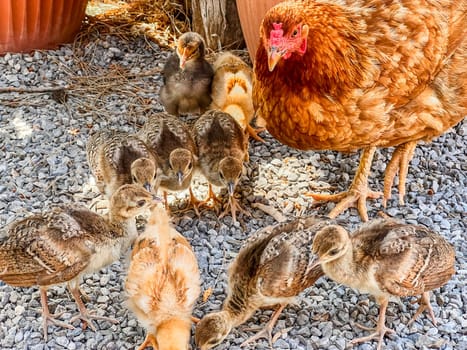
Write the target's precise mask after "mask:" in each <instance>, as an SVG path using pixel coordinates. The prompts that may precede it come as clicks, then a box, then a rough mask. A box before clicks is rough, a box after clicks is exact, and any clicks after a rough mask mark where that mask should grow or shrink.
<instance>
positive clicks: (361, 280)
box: [313, 219, 455, 349]
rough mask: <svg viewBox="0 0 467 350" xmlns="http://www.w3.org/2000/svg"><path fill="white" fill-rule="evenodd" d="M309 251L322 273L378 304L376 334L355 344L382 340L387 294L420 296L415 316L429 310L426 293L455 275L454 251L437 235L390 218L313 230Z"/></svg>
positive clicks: (388, 295) (423, 228)
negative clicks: (352, 228)
mask: <svg viewBox="0 0 467 350" xmlns="http://www.w3.org/2000/svg"><path fill="white" fill-rule="evenodd" d="M313 252H314V253H316V254H318V256H319V261H320V263H321V266H322V268H323V271H324V272H325V273H326V275H327V276H329V277H330V278H332V279H333V280H335V281H336V282H338V283H342V284H344V285H347V286H350V287H352V288H355V289H357V290H360V291H361V292H364V293H370V294H372V295H373V296H375V298H376V300H377V301H378V302H379V303H380V304H381V309H380V319H379V321H378V328H377V332H376V333H374V334H373V335H371V336H369V337H365V338H361V339H356V340H355V341H354V342H360V341H364V340H369V339H373V338H379V344H378V349H379V348H381V343H382V338H383V336H384V334H385V333H387V332H388V331H391V330H389V329H387V328H386V327H385V324H384V323H385V322H384V321H385V311H386V307H387V303H388V300H389V298H390V297H391V296H396V297H406V296H418V295H422V298H421V299H420V300H421V302H422V303H421V306H420V309H419V311H417V313H416V314H415V316H414V318H413V319H412V320H414V319H415V317H416V316H418V314H419V313H420V312H421V311H423V310H424V309H429V311H430V315H431V317H432V319H433V322H434V323H435V324H436V321H435V319H434V314H433V311H432V309H431V306H430V302H429V291H431V290H433V289H436V288H439V287H441V286H442V285H444V284H446V283H447V282H448V281H449V279H450V278H451V276H452V275H453V274H454V271H455V270H454V263H455V251H454V248H453V246H452V245H451V244H450V243H449V242H447V241H446V240H445V239H444V238H443V237H442V236H441V235H440V234H438V233H436V232H434V231H432V230H430V229H428V228H427V227H425V226H422V225H409V224H404V223H402V222H399V221H396V220H392V219H381V220H375V221H373V222H370V223H368V224H365V225H363V226H362V227H361V228H360V229H358V230H357V231H355V232H354V233H352V234H351V235H350V234H349V233H348V232H347V231H346V230H345V229H344V228H343V227H341V226H336V225H331V226H328V227H325V228H323V229H322V230H321V231H319V232H318V233H317V234H316V238H315V240H314V242H313Z"/></svg>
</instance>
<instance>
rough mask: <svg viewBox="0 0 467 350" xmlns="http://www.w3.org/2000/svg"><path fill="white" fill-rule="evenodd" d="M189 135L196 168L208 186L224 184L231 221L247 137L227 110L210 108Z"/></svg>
mask: <svg viewBox="0 0 467 350" xmlns="http://www.w3.org/2000/svg"><path fill="white" fill-rule="evenodd" d="M193 138H194V140H195V143H196V146H197V148H198V168H199V170H200V171H201V173H202V174H203V175H204V176H205V177H206V179H207V180H208V182H209V184H210V185H214V186H218V187H226V188H227V189H228V192H229V205H230V206H231V209H232V216H233V218H234V220H235V208H236V207H238V204H237V203H236V202H235V198H234V191H235V187H236V186H237V183H238V181H239V179H240V177H241V175H242V171H243V161H245V160H246V159H247V157H248V138H247V137H246V135H245V133H244V131H243V130H242V128H241V126H240V125H239V124H238V123H237V121H236V120H235V119H234V118H233V117H232V116H231V115H230V114H228V113H225V112H222V111H217V110H210V111H207V112H206V113H204V114H203V115H202V116H201V117H200V118H198V120H197V121H196V122H195V124H194V125H193Z"/></svg>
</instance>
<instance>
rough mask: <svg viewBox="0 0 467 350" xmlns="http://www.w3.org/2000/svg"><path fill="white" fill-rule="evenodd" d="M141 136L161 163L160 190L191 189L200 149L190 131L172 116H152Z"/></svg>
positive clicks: (159, 114)
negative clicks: (198, 149)
mask: <svg viewBox="0 0 467 350" xmlns="http://www.w3.org/2000/svg"><path fill="white" fill-rule="evenodd" d="M138 135H139V137H140V138H141V139H142V140H144V141H145V142H146V144H147V145H148V147H149V148H150V149H151V151H152V152H153V154H154V155H155V157H156V160H157V164H158V167H159V169H158V174H157V183H158V187H159V188H161V189H162V190H166V191H181V190H186V189H187V188H188V187H190V184H191V179H192V177H193V169H194V168H195V164H196V158H197V156H196V155H197V148H196V144H195V141H194V140H193V137H192V135H191V131H190V128H189V127H188V126H187V125H186V124H185V123H184V122H183V121H181V120H179V119H178V118H176V117H174V116H172V115H170V114H168V113H163V112H162V113H156V114H153V115H151V116H149V117H148V119H147V121H146V123H145V124H144V125H143V127H142V129H141V130H140V131H139V132H138Z"/></svg>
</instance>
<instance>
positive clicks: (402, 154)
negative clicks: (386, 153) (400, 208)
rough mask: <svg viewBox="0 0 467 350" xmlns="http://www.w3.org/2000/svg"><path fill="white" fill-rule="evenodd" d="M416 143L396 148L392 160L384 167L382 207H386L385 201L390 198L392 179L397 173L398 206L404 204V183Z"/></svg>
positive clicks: (408, 143) (412, 142)
mask: <svg viewBox="0 0 467 350" xmlns="http://www.w3.org/2000/svg"><path fill="white" fill-rule="evenodd" d="M416 146H417V141H411V142H407V143H404V144H402V145H400V146H397V148H396V150H395V151H394V153H393V154H392V158H391V160H390V161H389V163H388V165H387V166H386V171H385V175H384V197H383V206H384V207H386V203H387V200H388V199H389V198H391V187H392V184H393V183H394V178H395V177H396V175H397V173H399V186H398V188H399V204H401V205H402V204H404V196H405V181H406V179H407V173H408V171H409V162H410V160H411V159H412V158H413V155H414V152H415V147H416Z"/></svg>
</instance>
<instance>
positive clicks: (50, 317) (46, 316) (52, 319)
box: [40, 287, 75, 341]
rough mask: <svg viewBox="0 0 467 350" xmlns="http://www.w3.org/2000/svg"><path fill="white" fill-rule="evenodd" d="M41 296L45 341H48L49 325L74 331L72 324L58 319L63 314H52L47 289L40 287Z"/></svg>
mask: <svg viewBox="0 0 467 350" xmlns="http://www.w3.org/2000/svg"><path fill="white" fill-rule="evenodd" d="M40 294H41V305H42V329H43V330H44V339H45V341H47V325H48V324H49V323H51V324H54V325H56V326H59V327H64V328H68V329H74V328H75V327H73V326H72V325H71V324H68V323H66V322H62V321H59V320H57V319H56V317H59V316H60V315H61V314H63V312H61V313H58V314H51V313H50V311H49V304H48V302H47V288H45V287H40Z"/></svg>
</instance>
